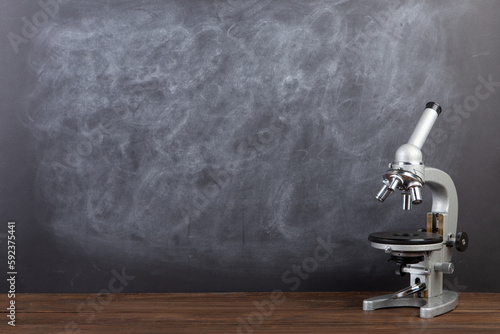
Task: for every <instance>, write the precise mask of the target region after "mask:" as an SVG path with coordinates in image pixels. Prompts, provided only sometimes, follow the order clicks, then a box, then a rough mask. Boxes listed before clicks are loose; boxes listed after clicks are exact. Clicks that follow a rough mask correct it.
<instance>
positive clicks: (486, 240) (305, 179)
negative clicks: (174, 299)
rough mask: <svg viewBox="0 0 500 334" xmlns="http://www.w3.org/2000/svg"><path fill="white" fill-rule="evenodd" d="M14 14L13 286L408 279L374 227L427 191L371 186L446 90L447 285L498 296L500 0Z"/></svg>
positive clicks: (25, 10)
mask: <svg viewBox="0 0 500 334" xmlns="http://www.w3.org/2000/svg"><path fill="white" fill-rule="evenodd" d="M0 9H1V11H0V12H1V14H0V15H1V17H0V22H1V26H0V30H1V32H2V33H1V35H2V40H1V43H2V44H1V51H0V52H1V59H2V62H1V64H0V69H1V73H2V76H1V79H0V87H1V89H0V91H1V92H0V94H1V105H2V113H1V116H0V117H1V125H0V126H1V131H2V133H1V136H2V138H1V144H0V145H1V159H0V160H1V168H2V173H1V177H2V180H1V182H0V184H1V185H2V212H3V213H2V215H1V218H2V224H7V221H12V220H13V221H16V223H17V226H18V232H17V233H18V244H19V246H18V248H19V251H18V252H19V263H20V264H19V266H22V268H24V269H23V275H20V282H19V289H21V290H23V291H26V292H54V291H57V292H96V291H99V289H102V288H103V287H106V284H107V282H108V281H109V279H110V278H111V277H112V271H113V270H115V271H118V272H119V271H121V270H124V271H126V272H127V273H128V274H129V275H132V276H134V280H133V281H132V282H130V284H128V285H127V286H126V289H127V290H126V291H129V292H134V291H256V290H264V291H266V290H272V289H275V288H279V289H282V290H284V291H295V290H371V289H377V290H397V289H400V288H402V287H404V286H406V285H407V281H406V279H404V278H399V277H396V276H395V275H394V274H393V264H388V263H386V260H387V255H386V254H384V253H383V252H382V251H378V250H375V249H372V248H371V247H370V244H369V242H368V240H367V237H368V235H369V234H370V233H372V232H375V231H380V230H387V229H391V230H392V229H397V228H402V229H405V228H406V229H418V228H420V227H423V226H425V214H426V212H427V211H429V209H430V197H429V194H428V191H424V193H425V197H424V204H422V205H420V206H419V207H415V208H414V209H413V210H412V211H410V212H403V211H402V210H401V205H402V203H401V199H400V198H399V197H398V196H395V195H394V196H393V197H391V198H390V199H388V200H387V202H386V203H384V204H380V203H378V202H377V201H376V200H375V199H374V195H375V193H376V192H377V191H378V189H379V187H380V186H381V184H382V183H381V180H382V174H383V173H384V172H385V169H386V167H387V164H388V163H389V162H391V161H392V159H393V156H394V152H395V150H396V148H397V147H398V146H399V145H401V144H403V143H404V142H406V140H407V139H408V138H409V136H410V133H411V131H412V129H413V127H414V126H415V124H416V122H417V120H418V118H419V117H420V115H421V112H422V111H423V108H424V106H425V103H426V102H428V101H435V102H438V103H440V104H441V105H442V107H443V110H444V111H443V114H442V116H441V117H440V118H439V119H438V121H437V123H436V126H435V128H434V129H433V131H432V132H431V135H430V138H429V140H428V142H427V144H426V146H425V147H424V158H425V162H426V164H427V165H429V166H433V167H437V168H440V169H443V170H445V171H447V172H448V173H449V174H450V175H451V176H452V178H453V179H454V180H455V182H456V184H457V188H458V193H459V199H460V202H459V203H460V213H459V214H460V216H459V230H464V231H467V232H468V233H469V235H470V237H471V246H470V250H469V251H468V252H467V253H463V254H455V265H456V273H455V274H454V275H451V276H447V278H446V282H445V284H447V285H448V286H447V288H450V289H455V290H469V291H489V290H494V291H497V292H498V291H500V290H499V288H498V286H497V285H496V284H495V283H496V282H497V279H496V277H497V275H498V274H499V272H498V269H496V268H499V266H497V265H496V264H498V262H499V261H500V257H499V256H498V255H494V254H498V252H495V248H494V247H493V245H494V244H495V243H494V240H493V238H494V237H495V235H497V234H498V233H497V232H500V224H497V220H498V214H497V212H496V211H497V209H496V208H497V207H498V205H496V197H497V196H496V192H495V188H496V187H495V186H496V185H495V183H496V176H497V174H498V162H499V158H498V155H497V154H496V153H497V152H498V147H499V146H498V141H499V139H498V138H500V137H499V136H498V134H497V133H496V129H497V124H498V121H499V120H500V113H498V112H497V107H498V105H499V97H500V94H498V92H497V90H499V89H500V87H498V85H496V84H495V83H496V82H497V80H500V68H499V67H498V65H497V63H496V60H495V59H498V57H499V52H500V45H499V43H500V39H499V38H498V33H499V28H500V23H498V20H497V19H496V16H495V12H498V10H500V4H498V3H495V2H475V1H440V2H439V3H436V2H432V1H376V2H375V1H305V0H304V1H301V0H292V1H270V0H267V1H266V0H262V1H261V0H247V1H192V0H189V1H146V0H144V1H97V0H85V1H67V0H66V1H57V2H56V1H45V2H40V3H39V2H37V1H23V2H18V1H3V2H2V4H1V5H0ZM488 83H489V84H488ZM478 86H480V88H477V87H478ZM478 89H479V91H478ZM478 92H479V93H478ZM478 94H479V95H478ZM486 95H487V96H486ZM0 226H4V225H0ZM5 226H6V225H5ZM0 233H2V234H1V235H0V237H2V238H3V239H0V240H4V239H5V237H6V234H5V233H6V227H5V229H4V230H2V231H0ZM322 243H326V245H328V247H326V246H324V247H323V248H322V249H323V251H324V252H326V253H324V254H323V255H325V257H326V258H325V259H324V260H321V261H318V260H317V258H315V257H314V256H315V254H316V253H317V251H318V247H319V246H321V245H322ZM329 250H331V252H329ZM315 252H316V253H315ZM318 254H319V253H318ZM316 255H317V254H316ZM1 256H5V255H4V254H2V255H1ZM311 259H313V260H311ZM314 259H316V261H314ZM486 259H488V261H486ZM294 266H299V267H302V270H304V268H305V269H306V270H305V272H301V273H297V272H296V270H295V269H293V268H294ZM479 272H482V273H484V275H478V273H479ZM487 274H490V275H487Z"/></svg>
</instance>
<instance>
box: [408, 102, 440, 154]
mask: <svg viewBox="0 0 500 334" xmlns="http://www.w3.org/2000/svg"><path fill="white" fill-rule="evenodd" d="M440 113H441V107H440V106H439V104H437V103H434V102H429V103H427V104H426V105H425V109H424V113H423V114H422V116H421V117H420V120H419V121H418V123H417V126H416V127H415V130H413V133H412V135H411V137H410V139H409V140H408V144H410V145H413V146H416V147H418V148H419V149H422V146H424V143H425V140H426V139H427V136H428V135H429V132H431V129H432V126H433V125H434V122H436V119H437V117H438V116H439V114H440Z"/></svg>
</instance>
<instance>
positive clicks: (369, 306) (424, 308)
mask: <svg viewBox="0 0 500 334" xmlns="http://www.w3.org/2000/svg"><path fill="white" fill-rule="evenodd" d="M457 305H458V294H457V293H456V292H453V291H448V290H443V293H442V294H441V295H439V296H436V297H431V298H421V297H415V296H414V295H410V296H406V297H402V298H393V294H389V295H382V296H378V297H373V298H369V299H365V300H364V301H363V310H365V311H373V310H377V309H380V308H389V307H419V308H420V317H421V318H434V317H436V316H438V315H441V314H444V313H447V312H450V311H452V310H453V309H455V307H457Z"/></svg>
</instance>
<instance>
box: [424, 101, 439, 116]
mask: <svg viewBox="0 0 500 334" xmlns="http://www.w3.org/2000/svg"><path fill="white" fill-rule="evenodd" d="M427 108H430V109H433V110H435V111H436V112H437V114H438V116H439V115H440V114H441V111H442V109H441V106H440V105H439V104H437V103H436V102H427V104H426V105H425V109H427Z"/></svg>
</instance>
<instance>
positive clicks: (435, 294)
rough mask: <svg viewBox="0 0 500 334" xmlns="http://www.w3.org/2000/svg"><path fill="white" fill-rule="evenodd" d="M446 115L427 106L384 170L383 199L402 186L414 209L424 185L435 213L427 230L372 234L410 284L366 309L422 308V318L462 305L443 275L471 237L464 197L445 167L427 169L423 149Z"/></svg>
mask: <svg viewBox="0 0 500 334" xmlns="http://www.w3.org/2000/svg"><path fill="white" fill-rule="evenodd" d="M440 113H441V107H440V106H439V105H438V104H437V103H434V102H429V103H427V104H426V107H425V110H424V112H423V115H422V117H421V118H420V121H419V122H418V124H417V126H416V127H415V130H414V131H413V134H412V135H411V137H410V139H409V140H408V143H407V144H404V145H401V146H400V147H399V148H398V149H397V151H396V155H395V159H394V162H393V163H391V164H389V169H388V170H387V172H386V173H385V174H384V186H383V187H382V189H381V190H380V191H379V192H378V193H377V195H376V196H375V197H376V198H377V199H378V200H379V201H381V202H383V201H384V200H385V199H386V198H387V197H388V196H389V195H390V194H391V193H393V192H394V191H396V190H400V191H401V192H402V194H403V209H404V210H410V209H411V205H412V204H420V203H422V194H421V189H422V187H423V186H424V185H426V186H428V187H429V188H430V189H431V192H432V209H431V210H432V211H431V212H429V213H428V214H427V228H426V229H425V230H419V231H389V232H377V233H372V234H370V236H369V237H368V239H369V240H370V241H371V245H372V247H374V248H377V249H382V250H384V251H385V252H386V253H389V254H391V260H393V261H395V262H396V266H397V268H396V274H397V275H400V276H404V275H405V274H409V275H410V286H409V287H407V288H405V289H402V290H400V291H398V292H396V293H393V294H388V295H383V296H378V297H374V298H369V299H366V300H364V301H363V310H366V311H371V310H376V309H379V308H386V307H419V308H420V317H422V318H433V317H435V316H438V315H441V314H443V313H446V312H449V311H451V310H453V309H454V308H455V307H456V306H457V304H458V294H457V293H456V292H454V291H447V290H443V274H451V273H453V271H454V267H453V264H452V263H451V258H452V253H453V247H455V248H457V249H458V250H459V251H465V250H466V248H467V246H468V243H469V241H468V236H467V234H466V233H465V232H463V233H458V234H457V219H458V197H457V191H456V189H455V185H454V183H453V180H452V179H451V177H450V176H449V175H448V174H447V173H445V172H443V171H441V170H439V169H436V168H432V167H425V165H424V162H423V160H422V151H421V149H422V146H423V145H424V143H425V140H426V139H427V136H428V135H429V132H430V130H431V128H432V126H433V125H434V122H435V121H436V119H437V118H438V116H439V114H440Z"/></svg>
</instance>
